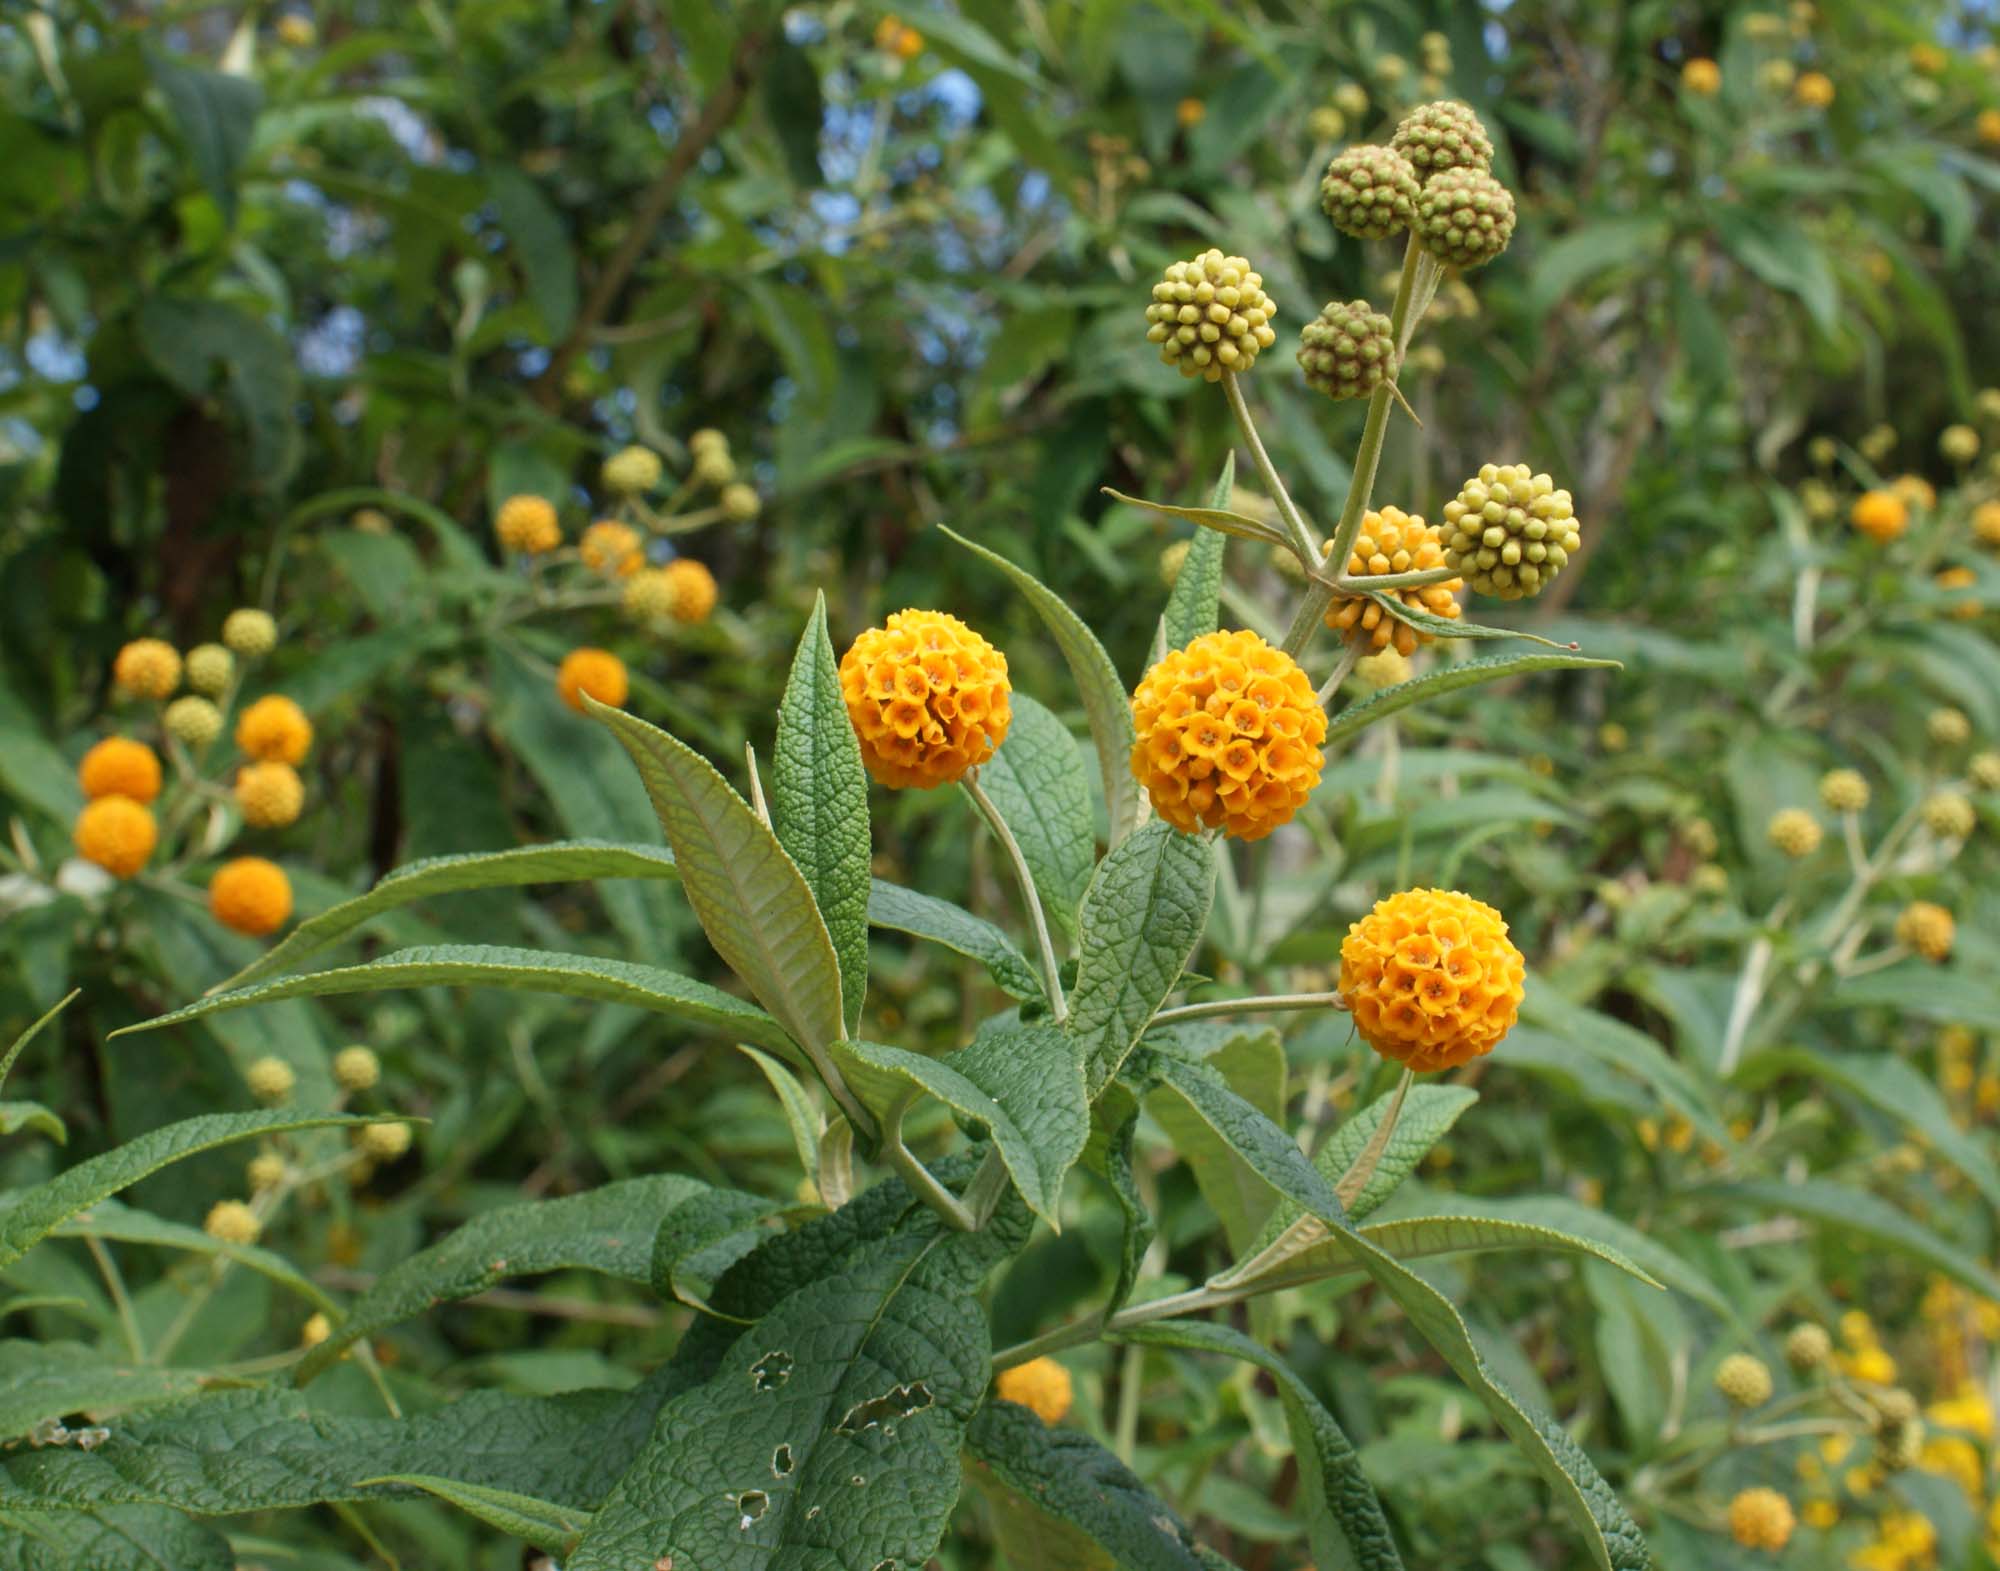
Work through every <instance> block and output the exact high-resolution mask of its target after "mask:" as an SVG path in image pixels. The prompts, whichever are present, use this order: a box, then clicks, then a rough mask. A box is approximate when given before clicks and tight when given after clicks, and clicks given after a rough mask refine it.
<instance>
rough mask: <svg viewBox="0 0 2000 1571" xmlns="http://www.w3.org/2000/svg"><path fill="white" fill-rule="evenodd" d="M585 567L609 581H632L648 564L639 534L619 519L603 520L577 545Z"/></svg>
mask: <svg viewBox="0 0 2000 1571" xmlns="http://www.w3.org/2000/svg"><path fill="white" fill-rule="evenodd" d="M577 554H578V555H579V556H580V557H582V558H583V565H584V566H585V567H587V568H589V569H590V570H591V571H592V572H595V573H602V574H603V575H604V576H605V577H606V578H629V577H631V576H632V574H634V573H636V572H638V571H639V569H640V568H642V567H644V566H645V565H646V553H645V549H644V547H643V546H642V545H641V544H640V541H639V531H638V530H636V529H634V528H633V527H632V526H631V525H630V524H621V523H619V522H618V520H617V519H615V518H600V519H599V520H598V521H597V522H596V523H594V524H592V525H591V526H590V527H589V528H588V529H586V530H584V532H583V538H582V539H581V540H579V541H578V542H577Z"/></svg>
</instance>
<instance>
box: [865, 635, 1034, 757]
mask: <svg viewBox="0 0 2000 1571" xmlns="http://www.w3.org/2000/svg"><path fill="white" fill-rule="evenodd" d="M1012 692H1013V688H1012V684H1011V683H1010V682H1009V680H1008V676H1007V657H1006V656H1005V655H1003V654H1002V653H1001V652H1000V651H999V650H997V649H995V648H994V647H993V646H992V645H991V644H989V643H988V642H987V641H986V640H985V639H984V638H982V637H980V636H979V634H977V633H976V632H974V631H973V630H972V629H971V628H969V627H967V626H966V625H965V623H963V622H961V621H960V620H959V619H958V618H957V617H955V616H951V615H949V614H947V613H945V612H943V611H923V610H916V609H911V610H904V611H898V612H896V613H895V614H894V615H892V616H891V617H890V618H889V620H888V622H887V623H886V624H884V625H883V626H881V627H871V628H869V629H868V630H867V631H866V632H864V633H863V634H862V635H861V636H860V637H859V638H857V639H855V640H854V642H853V644H852V645H851V646H850V647H849V648H848V651H847V653H846V654H845V655H843V656H842V657H841V661H840V693H841V697H842V699H843V700H844V701H845V703H846V705H847V716H848V719H849V720H850V721H852V722H853V725H854V733H855V735H856V737H858V738H859V740H860V742H861V761H862V762H863V763H864V764H866V765H867V766H868V772H869V773H870V774H871V775H873V776H874V777H875V778H876V779H877V780H879V781H880V782H881V783H882V784H883V785H886V786H890V787H893V788H896V789H906V788H913V789H916V790H920V791H924V790H929V789H931V788H932V787H934V786H941V785H950V784H951V783H952V782H954V781H956V780H961V779H963V778H964V777H965V775H966V773H967V771H969V770H972V769H976V768H978V767H979V766H980V765H981V764H983V763H985V762H986V760H987V759H989V758H991V757H992V756H993V754H994V752H995V750H997V749H998V748H999V746H1000V744H1001V743H1002V742H1003V741H1005V740H1006V738H1007V730H1008V727H1009V726H1010V725H1011V724H1012V722H1013V706H1012V703H1011V701H1010V697H1011V694H1012Z"/></svg>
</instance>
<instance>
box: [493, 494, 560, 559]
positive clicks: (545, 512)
mask: <svg viewBox="0 0 2000 1571" xmlns="http://www.w3.org/2000/svg"><path fill="white" fill-rule="evenodd" d="M493 532H494V533H495V534H496V535H498V536H499V537H500V543H501V544H502V545H503V546H505V547H506V548H507V549H508V550H509V551H519V552H521V553H522V554H523V555H526V556H540V555H541V554H542V553H543V552H546V551H553V550H554V549H555V548H556V547H557V546H559V545H561V544H562V523H561V521H560V520H559V519H558V518H557V517H556V510H555V504H554V503H552V502H551V501H549V499H548V498H547V497H545V496H533V495H526V496H510V497H508V498H507V500H506V501H504V502H502V503H501V504H500V511H499V512H498V513H496V514H495V515H494V518H493Z"/></svg>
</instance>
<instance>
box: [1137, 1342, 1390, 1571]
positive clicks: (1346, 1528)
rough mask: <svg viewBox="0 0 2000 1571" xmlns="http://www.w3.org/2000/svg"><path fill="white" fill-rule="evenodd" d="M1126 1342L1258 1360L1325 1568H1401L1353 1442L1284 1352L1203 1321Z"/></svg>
mask: <svg viewBox="0 0 2000 1571" xmlns="http://www.w3.org/2000/svg"><path fill="white" fill-rule="evenodd" d="M1119 1340H1121V1341H1124V1342H1133V1343H1137V1344H1139V1345H1141V1346H1144V1347H1174V1348H1185V1349H1187V1350H1188V1351H1190V1352H1201V1353H1219V1354H1222V1355H1223V1356H1224V1357H1227V1358H1235V1359H1240V1360H1241V1361H1243V1362H1245V1363H1249V1364H1254V1365H1256V1366H1257V1367H1258V1368H1259V1369H1262V1370H1263V1371H1264V1372H1265V1373H1266V1374H1268V1375H1270V1376H1271V1378H1272V1379H1273V1380H1274V1381H1276V1382H1277V1386H1278V1397H1279V1399H1280V1401H1282V1402H1283V1404H1284V1408H1285V1424H1286V1427H1287V1428H1288V1429H1289V1430H1290V1431H1291V1436H1292V1451H1293V1454H1294V1455H1295V1456H1296V1457H1297V1458H1298V1464H1299V1481H1300V1483H1301V1484H1302V1485H1303V1486H1304V1490H1305V1507H1306V1509H1305V1512H1304V1515H1305V1519H1306V1520H1305V1528H1306V1536H1307V1538H1308V1540H1309V1541H1310V1543H1311V1545H1312V1551H1313V1557H1314V1563H1315V1564H1316V1565H1317V1566H1318V1567H1319V1568H1320V1571H1402V1565H1403V1557H1402V1556H1401V1555H1400V1554H1399V1553H1397V1550H1396V1539H1395V1535H1394V1534H1392V1533H1391V1532H1390V1531H1389V1520H1388V1518H1387V1517H1386V1516H1385V1515H1384V1514H1383V1511H1382V1502H1381V1499H1380V1498H1379V1497H1378V1496H1377V1495H1376V1493H1375V1486H1374V1485H1373V1484H1371V1483H1369V1482H1368V1475H1367V1474H1366V1473H1364V1472H1363V1471H1362V1470H1361V1458H1360V1456H1359V1455H1358V1454H1356V1452H1355V1449H1354V1445H1353V1443H1352V1442H1351V1441H1350V1440H1349V1439H1348V1438H1347V1436H1346V1435H1345V1434H1344V1433H1342V1432H1341V1428H1340V1425H1339V1424H1337V1423H1335V1422H1334V1419H1333V1415H1332V1414H1331V1413H1329V1412H1328V1411H1327V1410H1326V1408H1325V1406H1324V1405H1323V1404H1322V1403H1321V1402H1320V1400H1319V1398H1318V1397H1316V1396H1314V1395H1313V1393H1312V1389H1311V1388H1310V1387H1309V1386H1307V1384H1306V1383H1305V1381H1303V1380H1301V1379H1300V1378H1299V1375H1298V1372H1297V1371H1296V1370H1294V1369H1293V1368H1292V1366H1291V1365H1290V1364H1288V1363H1286V1362H1285V1361H1284V1360H1283V1359H1282V1358H1280V1357H1278V1355H1277V1354H1275V1353H1272V1352H1270V1351H1268V1350H1267V1349H1265V1348H1264V1347H1262V1346H1260V1345H1259V1344H1258V1343H1256V1342H1254V1341H1252V1340H1251V1339H1250V1338H1249V1337H1247V1336H1245V1335H1244V1334H1243V1333H1242V1332H1241V1331H1238V1330H1236V1329H1235V1328H1234V1327H1233V1326H1224V1325H1213V1324H1210V1323H1209V1322H1207V1321H1201V1320H1175V1321H1160V1322H1157V1323H1155V1324H1153V1325H1143V1326H1134V1327H1133V1328H1132V1329H1131V1330H1130V1331H1128V1332H1124V1333H1121V1334H1120V1337H1119Z"/></svg>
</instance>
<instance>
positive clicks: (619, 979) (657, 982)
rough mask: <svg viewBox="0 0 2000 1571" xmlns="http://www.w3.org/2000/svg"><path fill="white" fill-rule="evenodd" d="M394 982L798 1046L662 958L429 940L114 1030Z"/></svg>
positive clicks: (778, 1048) (754, 1012)
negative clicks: (516, 994) (501, 992)
mask: <svg viewBox="0 0 2000 1571" xmlns="http://www.w3.org/2000/svg"><path fill="white" fill-rule="evenodd" d="M394 987H501V988H513V989H516V990H517V991H520V992H526V993H555V994H559V995H561V996H562V997H565V998H588V999H596V1000H598V1001H600V1002H603V1003H608V1004H632V1005H635V1006H637V1007H638V1008H640V1009H647V1010H651V1011H652V1012H653V1013H655V1014H661V1015H667V1016H669V1017H671V1018H673V1019H675V1020H679V1021H682V1022H684V1023H685V1024H687V1025H691V1026H700V1027H702V1028H703V1029H704V1030H709V1031H713V1032H715V1033H716V1034H717V1035H719V1036H727V1037H733V1038H737V1039H740V1040H742V1041H746V1042H755V1043H756V1044H757V1045H758V1046H760V1047H766V1048H770V1049H771V1050H772V1051H774V1052H778V1053H784V1054H792V1053H794V1051H795V1050H794V1048H793V1047H792V1043H791V1039H790V1038H789V1037H787V1036H786V1035H785V1033H784V1032H783V1031H782V1030H781V1029H780V1028H779V1026H778V1022H777V1021H775V1020H773V1019H772V1018H771V1017H770V1016H769V1015H767V1014H765V1013H764V1011H763V1010H761V1009H758V1008H756V1007H755V1006H754V1005H751V1004H746V1003H744V1002H743V1000H742V999H740V998H736V997H733V996H732V995H730V994H728V993H725V992H723V991H722V990H721V989H720V988H714V987H710V986H709V985H708V984H707V983H706V982H697V981H695V980H694V979H693V978H691V977H685V976H679V975H677V974H676V973H674V972H672V971H666V970H662V969H661V968H660V967H658V966H644V965H634V964H632V963H631V962H630V961H626V960H603V959H599V958H598V957H597V956H595V955H563V954H556V953H554V952H552V951H549V950H542V949H510V948H507V947H505V946H503V945H498V944H430V945H424V946H421V947H419V948H416V949H399V950H397V951H395V953H393V954H387V955H384V956H383V957H382V958H381V959H379V960H370V961H368V962H367V963H366V964H365V965H358V966H339V967H336V968H335V969H333V970H331V971H308V972H306V973H305V974H304V975H303V976H288V977H280V978H279V979H278V980H276V981H270V982H260V983H258V984H257V985H255V986H254V987H246V988H243V989H241V990H239V991H237V992H233V993H214V994H211V995H210V996H208V997H207V998H203V999H199V1000H197V1001H196V1002H194V1003H192V1004H187V1005H184V1006H183V1007H182V1008H179V1009H176V1010H174V1011H173V1012H171V1013H170V1014H164V1015H160V1016H158V1017H157V1018H156V1019H152V1020H146V1021H142V1022H140V1023H139V1024H138V1025H134V1026H126V1027H125V1028H124V1029H123V1030H121V1031H114V1032H112V1033H111V1034H112V1035H113V1036H114V1037H116V1036H125V1035H129V1034H130V1033H132V1032H135V1031H154V1030H157V1029H159V1028H160V1027H161V1026H170V1025H179V1024H180V1023H181V1022H182V1021H183V1020H199V1019H200V1018H201V1017H202V1016H203V1015H212V1014H215V1013H216V1012H217V1011H219V1010H224V1009H242V1008H245V1007H247V1006H249V1005H251V1004H261V1003H266V1002H269V1001H271V1000H274V999H279V998H322V997H326V996H328V995H331V994H337V993H375V992H380V991H382V990H383V989H385V988H394Z"/></svg>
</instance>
